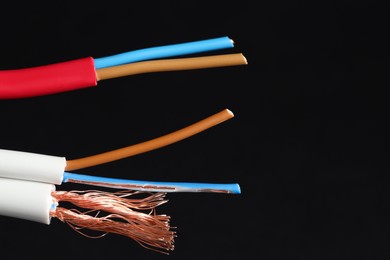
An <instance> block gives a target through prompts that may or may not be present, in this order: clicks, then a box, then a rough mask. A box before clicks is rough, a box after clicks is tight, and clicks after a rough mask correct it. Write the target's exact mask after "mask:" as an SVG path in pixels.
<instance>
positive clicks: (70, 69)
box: [0, 57, 97, 99]
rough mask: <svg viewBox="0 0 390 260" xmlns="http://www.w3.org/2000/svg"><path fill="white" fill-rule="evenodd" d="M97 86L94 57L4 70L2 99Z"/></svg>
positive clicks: (0, 79)
mask: <svg viewBox="0 0 390 260" xmlns="http://www.w3.org/2000/svg"><path fill="white" fill-rule="evenodd" d="M96 85H97V78H96V71H95V66H94V60H93V58H92V57H87V58H81V59H76V60H71V61H65V62H59V63H55V64H50V65H43V66H37V67H32V68H24V69H15V70H3V71H1V70H0V99H11V98H26V97H32V96H42V95H48V94H54V93H59V92H65V91H70V90H76V89H81V88H87V87H92V86H96Z"/></svg>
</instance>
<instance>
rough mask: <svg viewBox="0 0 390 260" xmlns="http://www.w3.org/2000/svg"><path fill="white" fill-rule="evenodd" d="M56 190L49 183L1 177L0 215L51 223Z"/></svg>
mask: <svg viewBox="0 0 390 260" xmlns="http://www.w3.org/2000/svg"><path fill="white" fill-rule="evenodd" d="M54 190H55V186H54V185H52V184H48V183H42V182H34V181H25V180H15V179H6V178H0V215H3V216H7V217H13V218H20V219H25V220H30V221H35V222H39V223H43V224H50V219H51V217H50V210H52V209H54V208H55V207H56V203H55V202H54V201H53V198H52V196H51V193H52V192H53V191H54Z"/></svg>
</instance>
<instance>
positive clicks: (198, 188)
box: [63, 172, 241, 194]
mask: <svg viewBox="0 0 390 260" xmlns="http://www.w3.org/2000/svg"><path fill="white" fill-rule="evenodd" d="M63 182H64V183H67V182H73V183H80V184H87V185H94V186H100V187H108V188H115V189H130V190H139V191H147V192H219V193H233V194H239V193H240V192H241V191H240V186H239V185H238V184H237V183H227V184H225V183H194V182H158V181H143V180H127V179H115V178H106V177H99V176H90V175H83V174H75V173H70V172H65V173H64V180H63Z"/></svg>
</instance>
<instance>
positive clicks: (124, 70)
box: [96, 53, 248, 81]
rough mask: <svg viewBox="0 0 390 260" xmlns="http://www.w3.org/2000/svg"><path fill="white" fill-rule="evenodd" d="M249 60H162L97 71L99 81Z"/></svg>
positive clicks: (235, 57) (216, 57)
mask: <svg viewBox="0 0 390 260" xmlns="http://www.w3.org/2000/svg"><path fill="white" fill-rule="evenodd" d="M246 64H248V63H247V60H246V58H245V57H244V56H243V55H242V54H241V53H238V54H222V55H213V56H205V57H196V58H179V59H162V60H152V61H142V62H136V63H130V64H125V65H118V66H113V67H108V68H102V69H97V70H96V75H97V80H98V81H99V80H105V79H112V78H118V77H124V76H129V75H135V74H142V73H149V72H163V71H179V70H192V69H204V68H213V67H226V66H237V65H246Z"/></svg>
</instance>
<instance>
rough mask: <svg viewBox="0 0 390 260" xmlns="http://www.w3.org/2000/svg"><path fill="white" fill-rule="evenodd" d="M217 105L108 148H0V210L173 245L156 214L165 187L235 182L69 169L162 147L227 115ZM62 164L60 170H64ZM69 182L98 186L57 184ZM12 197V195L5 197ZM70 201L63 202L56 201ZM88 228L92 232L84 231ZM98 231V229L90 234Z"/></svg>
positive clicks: (167, 247)
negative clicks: (90, 152) (78, 151)
mask: <svg viewBox="0 0 390 260" xmlns="http://www.w3.org/2000/svg"><path fill="white" fill-rule="evenodd" d="M233 116H234V115H233V113H232V112H231V111H230V110H228V109H225V110H222V111H220V112H218V113H216V114H214V115H212V116H209V117H207V118H205V119H203V120H201V121H198V122H197V123H194V124H192V125H190V126H187V127H185V128H182V129H180V130H177V131H175V132H173V133H170V134H167V135H164V136H161V137H159V138H155V139H152V140H150V141H146V142H143V143H139V144H137V145H133V146H129V147H125V148H122V149H117V150H114V151H111V152H107V153H103V154H98V155H95V156H91V157H84V158H80V159H75V160H66V158H65V157H58V156H51V155H42V154H35V153H29V152H20V151H10V150H3V149H0V215H4V216H10V217H16V218H21V219H26V220H31V221H35V222H40V223H44V224H50V223H51V219H52V218H56V219H58V220H60V221H61V222H64V223H67V224H68V225H69V226H70V227H71V228H72V229H74V230H75V231H76V232H78V233H80V234H82V235H84V236H86V237H90V238H101V237H103V236H105V235H107V234H110V233H112V234H117V235H122V236H125V237H128V238H131V239H133V240H134V241H136V242H137V243H138V244H140V245H141V246H143V247H145V248H147V249H150V250H153V251H156V252H159V253H163V254H169V252H170V251H172V250H174V239H175V237H176V231H175V227H171V226H170V216H167V215H165V214H157V211H156V209H157V207H158V206H160V205H162V204H165V203H166V202H167V200H166V199H165V196H166V194H167V193H170V192H212V193H229V194H240V193H241V189H240V186H239V184H237V183H227V184H222V183H216V184H215V183H194V182H156V181H144V180H128V179H117V178H107V177H100V176H91V175H85V174H79V173H72V172H69V171H68V170H69V169H74V170H75V169H81V168H85V167H89V166H94V165H98V164H102V163H106V162H110V161H113V160H118V159H121V158H125V157H129V156H132V155H136V154H139V153H143V152H147V151H151V150H154V149H157V148H161V147H164V146H166V145H169V144H172V143H174V142H177V141H180V140H183V139H185V138H188V137H190V136H192V135H194V134H197V133H199V132H201V131H204V130H206V129H208V128H210V127H212V126H215V125H217V124H219V123H222V122H224V121H226V120H227V119H230V118H232V117H233ZM65 170H66V171H65ZM66 183H75V184H81V185H86V186H94V187H105V188H107V189H115V191H110V190H108V191H102V190H96V189H93V190H82V191H80V190H71V191H66V190H57V189H56V186H55V185H62V184H66ZM10 198H12V199H10ZM63 202H65V203H68V204H67V205H68V207H69V205H73V206H71V207H73V208H68V207H66V208H65V207H64V206H62V205H61V204H62V203H63ZM89 231H92V234H88V233H89ZM96 232H98V235H96Z"/></svg>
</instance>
